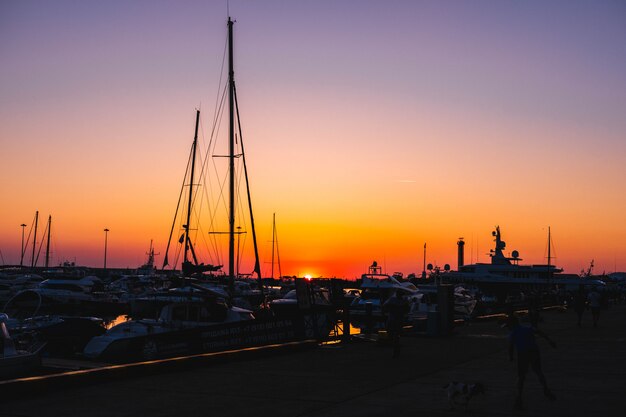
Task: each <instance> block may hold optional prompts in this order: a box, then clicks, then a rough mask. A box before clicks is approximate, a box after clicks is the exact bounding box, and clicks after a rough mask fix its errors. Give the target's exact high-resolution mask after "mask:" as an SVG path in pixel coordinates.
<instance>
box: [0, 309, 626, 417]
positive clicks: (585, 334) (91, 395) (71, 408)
mask: <svg viewBox="0 0 626 417" xmlns="http://www.w3.org/2000/svg"><path fill="white" fill-rule="evenodd" d="M602 313H603V314H602V316H601V318H600V327H599V328H597V329H594V328H592V327H591V314H590V312H586V313H585V317H584V319H583V321H584V325H583V327H582V328H578V327H577V326H576V318H575V314H574V313H573V312H571V311H569V312H559V311H550V312H544V313H543V318H544V321H543V322H542V323H541V324H540V327H541V328H542V329H543V330H544V331H545V332H546V333H548V334H549V335H550V336H551V337H552V338H553V339H554V340H555V341H556V343H557V344H558V346H557V349H552V348H550V347H549V346H548V344H547V343H545V342H544V341H542V340H540V341H539V343H540V346H541V348H542V360H543V368H544V372H545V375H546V378H547V380H548V383H549V385H550V386H551V387H552V389H553V391H554V393H555V394H556V396H557V400H556V401H555V402H550V401H548V400H547V399H546V398H544V397H543V395H542V390H541V387H540V384H539V382H538V381H537V378H536V377H535V375H534V374H532V373H530V374H529V376H528V379H527V383H526V389H525V398H524V400H525V405H526V409H525V410H524V411H515V410H513V407H512V406H513V400H514V396H515V383H516V366H515V363H512V362H509V360H508V353H507V340H506V334H507V332H506V330H505V329H502V328H500V327H499V326H498V324H497V323H496V322H495V321H490V322H482V323H473V324H471V325H469V326H464V327H462V328H458V329H457V330H456V332H455V335H454V336H451V337H449V338H445V339H443V338H409V337H406V338H403V340H402V345H403V347H402V352H401V355H400V358H399V359H392V357H391V350H390V348H387V347H382V346H379V345H377V344H375V343H367V342H355V343H350V344H347V345H328V346H324V347H320V348H314V349H308V350H302V351H296V352H283V353H280V354H277V355H272V356H264V357H251V358H245V359H242V358H238V359H236V360H227V361H222V362H216V363H209V364H207V365H205V366H202V367H198V368H196V369H192V370H184V371H171V370H170V371H169V372H167V373H161V374H157V375H151V376H140V377H133V378H119V379H117V380H115V381H111V382H105V383H99V384H92V385H88V386H82V387H71V388H68V389H63V388H62V387H54V390H52V391H50V392H45V393H38V394H36V395H32V396H21V397H19V398H14V399H11V398H6V396H3V395H2V393H1V392H0V416H3V417H4V416H20V417H26V416H28V417H31V416H33V417H34V416H59V417H61V416H63V417H66V416H90V417H97V416H150V417H157V416H219V417H226V416H251V415H256V416H277V417H278V416H307V417H309V416H311V417H312V416H337V417H347V416H417V415H420V416H454V415H474V416H509V415H513V416H515V415H524V416H546V417H547V416H550V417H552V416H555V417H556V416H564V417H577V416H585V417H592V416H600V417H612V416H620V417H621V416H623V415H626V307H625V306H612V307H611V309H610V310H608V311H603V312H602ZM452 380H456V381H481V382H482V383H483V384H484V385H485V386H486V389H487V392H486V394H485V395H482V396H480V397H477V398H475V399H474V400H472V403H471V405H470V409H469V411H468V412H466V413H465V412H463V411H462V410H450V409H449V406H448V403H447V400H446V397H445V393H444V391H443V389H442V386H443V385H444V384H446V383H447V382H448V381H452Z"/></svg>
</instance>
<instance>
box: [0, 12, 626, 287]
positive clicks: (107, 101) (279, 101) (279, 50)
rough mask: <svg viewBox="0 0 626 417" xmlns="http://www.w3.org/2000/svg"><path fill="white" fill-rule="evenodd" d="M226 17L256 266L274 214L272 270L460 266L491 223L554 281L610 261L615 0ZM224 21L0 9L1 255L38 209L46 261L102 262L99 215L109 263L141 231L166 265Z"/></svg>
mask: <svg viewBox="0 0 626 417" xmlns="http://www.w3.org/2000/svg"><path fill="white" fill-rule="evenodd" d="M229 9H230V10H229V12H230V15H231V16H232V18H233V19H234V20H236V23H235V25H234V31H235V79H236V82H237V90H238V95H239V105H240V111H241V122H242V129H243V133H244V140H245V146H246V158H247V162H248V170H249V174H250V185H251V192H252V199H253V204H254V213H255V218H256V220H257V223H258V225H257V233H258V237H259V245H260V252H261V253H260V256H261V261H262V262H263V264H262V268H263V272H264V275H269V268H270V264H269V261H270V259H271V239H272V214H273V213H276V219H277V229H278V238H279V248H280V258H281V263H282V272H283V274H285V275H298V276H303V275H305V274H310V275H313V276H337V277H346V278H354V277H357V276H359V275H360V274H361V273H364V272H366V271H367V267H368V266H369V265H370V264H371V263H372V261H374V260H376V261H378V263H379V264H381V265H382V266H383V268H384V270H385V271H386V272H388V273H392V272H395V271H400V272H403V273H405V274H408V273H411V272H415V273H420V272H421V270H422V262H423V247H424V243H425V242H426V243H427V259H426V261H427V262H428V263H433V264H437V265H439V266H442V267H443V265H444V264H445V263H449V264H450V265H451V266H452V267H453V269H456V241H457V239H458V238H459V237H464V238H465V241H466V242H467V244H466V263H469V262H471V261H473V262H476V261H477V260H478V261H481V262H487V261H488V259H489V258H488V256H487V253H488V252H489V249H490V248H491V247H492V237H491V231H492V230H493V228H494V227H495V226H496V225H500V227H501V230H502V234H503V239H504V240H505V241H506V242H507V249H506V251H505V252H506V253H507V254H509V253H510V252H511V251H512V250H518V251H519V252H520V256H521V258H523V263H533V264H538V263H546V262H547V259H546V256H547V234H548V227H551V231H552V237H553V242H554V249H553V255H554V256H556V259H554V260H552V263H556V264H557V265H558V266H560V267H563V268H564V269H565V271H566V272H568V273H579V272H580V270H581V269H583V268H587V267H588V265H589V262H590V261H591V260H592V259H594V260H595V272H597V273H602V272H603V271H606V272H607V273H608V272H613V271H615V270H618V271H624V270H626V192H625V189H626V187H625V184H626V3H625V2H622V1H593V2H592V1H576V0H563V1H548V2H545V1H524V2H514V1H471V2H470V1H467V2H465V1H446V2H442V1H409V0H406V1H400V0H397V1H367V0H362V1H357V0H344V1H341V0H328V1H326V0H316V1H304V0H302V1H299V0H294V1H286V0H285V1H278V0H267V1H258V0H231V1H230V5H229ZM227 17H228V12H227V3H226V1H176V2H174V1H148V0H146V1H121V0H119V1H89V0H85V1H77V0H75V1H69V0H67V1H66V0H56V1H44V0H41V1H28V0H2V1H0V62H1V65H0V175H1V178H2V180H1V182H0V252H1V255H2V258H1V259H0V264H3V263H4V264H19V260H20V245H21V233H22V228H21V227H20V224H22V223H25V224H27V225H28V227H26V233H27V234H28V231H29V229H30V225H31V223H32V221H33V217H34V214H35V211H36V210H39V213H40V230H39V233H40V234H41V232H42V230H43V226H45V224H44V223H45V222H46V220H47V217H48V215H52V219H53V220H52V221H53V231H52V241H53V254H52V260H53V263H54V264H58V263H59V262H62V261H64V260H70V261H76V262H77V263H78V264H81V265H87V266H97V267H100V266H102V263H103V248H104V237H105V236H104V231H103V230H104V228H108V229H110V232H109V234H108V261H107V263H108V266H110V267H133V268H134V267H137V266H139V265H140V264H142V263H143V262H144V261H145V252H146V251H147V249H148V246H149V244H150V241H151V240H154V245H155V249H156V252H157V253H158V254H159V255H158V256H157V259H156V260H157V263H159V264H160V263H162V261H163V254H164V251H165V245H166V244H167V238H168V234H169V231H170V226H171V223H172V218H173V214H174V210H175V207H176V202H177V199H178V194H179V191H180V186H181V184H182V181H183V175H184V172H185V167H186V164H187V158H188V153H189V148H190V146H191V141H192V139H193V128H194V120H195V110H196V108H199V109H201V111H202V116H201V120H202V122H201V129H202V132H201V134H200V136H201V146H202V147H203V150H204V149H206V146H207V145H206V141H207V140H208V138H209V136H210V131H211V124H212V120H213V114H214V111H215V103H216V97H217V96H218V92H219V91H220V90H219V88H220V84H219V82H220V74H221V73H222V59H223V56H224V46H225V42H226V21H227ZM225 121H226V119H224V121H223V122H224V123H223V125H222V127H221V131H220V132H221V133H225V132H226V129H227V126H226V124H225ZM219 140H220V141H225V140H226V137H225V135H223V134H221V135H220V139H219ZM221 175H222V178H223V176H224V175H225V173H222V174H221ZM178 233H179V231H178V229H177V232H176V233H175V235H178ZM249 235H250V233H248V234H247V235H245V236H246V237H245V239H246V241H247V243H246V245H247V247H248V248H249V247H250V238H251V237H250V236H249ZM242 239H243V238H242ZM226 256H227V255H226ZM243 256H244V259H242V272H243V271H244V270H248V271H249V270H251V269H252V266H251V265H252V261H251V258H250V255H249V252H248V253H247V254H244V255H243ZM26 259H27V260H28V261H27V263H29V262H30V252H28V255H27V257H26ZM40 259H41V258H40ZM203 261H204V262H209V263H210V262H211V261H210V260H207V259H203ZM39 264H42V261H41V260H40V262H39Z"/></svg>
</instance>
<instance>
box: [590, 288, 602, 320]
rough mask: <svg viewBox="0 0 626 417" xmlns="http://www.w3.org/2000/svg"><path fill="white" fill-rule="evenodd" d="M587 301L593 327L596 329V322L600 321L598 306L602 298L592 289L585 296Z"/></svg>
mask: <svg viewBox="0 0 626 417" xmlns="http://www.w3.org/2000/svg"><path fill="white" fill-rule="evenodd" d="M587 301H589V308H591V316H592V317H593V327H598V320H599V319H600V306H601V301H602V296H601V295H600V293H599V292H598V291H597V290H596V288H595V287H594V288H593V289H592V290H591V292H590V293H589V295H588V296H587Z"/></svg>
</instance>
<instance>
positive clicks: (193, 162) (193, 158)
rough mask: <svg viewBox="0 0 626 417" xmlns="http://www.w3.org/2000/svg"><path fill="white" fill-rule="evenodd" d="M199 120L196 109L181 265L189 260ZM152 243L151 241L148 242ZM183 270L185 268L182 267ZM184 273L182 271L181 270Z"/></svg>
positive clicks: (198, 112)
mask: <svg viewBox="0 0 626 417" xmlns="http://www.w3.org/2000/svg"><path fill="white" fill-rule="evenodd" d="M199 122H200V110H196V128H195V131H194V135H193V144H192V145H191V174H190V175H189V199H188V200H187V222H186V223H185V253H184V257H183V265H187V264H188V262H189V256H188V253H189V245H190V238H189V229H190V228H191V226H190V224H189V222H190V221H191V207H192V202H193V176H194V171H195V169H196V146H197V143H198V124H199ZM150 245H152V242H151V243H150ZM182 269H183V271H185V268H182ZM183 275H184V272H183Z"/></svg>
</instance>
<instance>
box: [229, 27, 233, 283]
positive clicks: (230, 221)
mask: <svg viewBox="0 0 626 417" xmlns="http://www.w3.org/2000/svg"><path fill="white" fill-rule="evenodd" d="M234 95H235V71H234V68H233V21H232V20H231V19H230V17H228V112H229V114H228V116H229V117H228V129H229V130H228V158H229V169H228V171H229V201H228V207H229V217H228V287H229V290H230V293H231V294H232V293H233V291H234V287H235V98H234Z"/></svg>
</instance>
